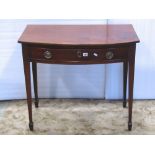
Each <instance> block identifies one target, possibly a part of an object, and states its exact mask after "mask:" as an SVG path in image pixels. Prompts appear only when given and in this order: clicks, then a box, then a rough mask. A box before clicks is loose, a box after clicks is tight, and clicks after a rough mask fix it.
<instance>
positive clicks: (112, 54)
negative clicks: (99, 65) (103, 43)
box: [106, 51, 114, 60]
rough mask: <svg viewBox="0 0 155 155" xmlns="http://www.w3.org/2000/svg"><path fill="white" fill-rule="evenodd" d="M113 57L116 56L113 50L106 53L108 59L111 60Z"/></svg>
mask: <svg viewBox="0 0 155 155" xmlns="http://www.w3.org/2000/svg"><path fill="white" fill-rule="evenodd" d="M113 57H114V53H113V52H111V51H109V52H107V53H106V59H108V60H110V59H112V58H113Z"/></svg>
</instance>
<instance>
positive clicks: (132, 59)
mask: <svg viewBox="0 0 155 155" xmlns="http://www.w3.org/2000/svg"><path fill="white" fill-rule="evenodd" d="M135 49H136V45H135V46H132V47H131V48H130V52H129V55H128V58H129V101H128V104H129V108H128V110H129V117H128V130H129V131H131V130H132V106H133V86H134V69H135Z"/></svg>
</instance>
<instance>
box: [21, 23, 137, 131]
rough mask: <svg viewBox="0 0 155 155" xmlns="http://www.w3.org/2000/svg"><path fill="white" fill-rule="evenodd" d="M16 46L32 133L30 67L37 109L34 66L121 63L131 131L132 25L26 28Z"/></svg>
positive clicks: (134, 35) (135, 36)
mask: <svg viewBox="0 0 155 155" xmlns="http://www.w3.org/2000/svg"><path fill="white" fill-rule="evenodd" d="M18 42H19V43H21V44H22V53H23V64H24V72H25V83H26V92H27V104H28V113H29V128H30V130H33V120H32V96H31V77H30V63H32V72H33V81H34V94H35V106H36V107H38V102H39V100H38V90H37V89H38V88H37V63H48V64H64V65H71V64H74V65H84V64H107V63H120V62H122V63H123V107H126V103H127V100H126V91H127V76H128V79H129V95H128V130H131V129H132V105H133V85H134V67H135V52H136V43H138V42H139V39H138V37H137V35H136V33H135V31H134V29H133V27H132V25H28V26H27V27H26V29H25V31H24V32H23V34H22V35H21V37H20V39H19V40H18ZM128 68H129V74H128Z"/></svg>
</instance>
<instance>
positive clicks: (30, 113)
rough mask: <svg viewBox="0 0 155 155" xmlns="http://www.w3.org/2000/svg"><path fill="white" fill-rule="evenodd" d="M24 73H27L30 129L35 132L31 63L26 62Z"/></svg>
mask: <svg viewBox="0 0 155 155" xmlns="http://www.w3.org/2000/svg"><path fill="white" fill-rule="evenodd" d="M24 72H25V83H26V93H27V105H28V114H29V128H30V130H31V131H33V121H32V96H31V76H30V75H31V74H30V62H27V61H24Z"/></svg>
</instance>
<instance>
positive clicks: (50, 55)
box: [44, 51, 52, 59]
mask: <svg viewBox="0 0 155 155" xmlns="http://www.w3.org/2000/svg"><path fill="white" fill-rule="evenodd" d="M44 57H45V58H46V59H51V58H52V53H51V52H50V51H45V52H44Z"/></svg>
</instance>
